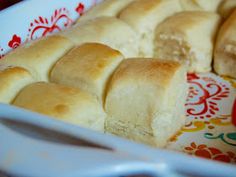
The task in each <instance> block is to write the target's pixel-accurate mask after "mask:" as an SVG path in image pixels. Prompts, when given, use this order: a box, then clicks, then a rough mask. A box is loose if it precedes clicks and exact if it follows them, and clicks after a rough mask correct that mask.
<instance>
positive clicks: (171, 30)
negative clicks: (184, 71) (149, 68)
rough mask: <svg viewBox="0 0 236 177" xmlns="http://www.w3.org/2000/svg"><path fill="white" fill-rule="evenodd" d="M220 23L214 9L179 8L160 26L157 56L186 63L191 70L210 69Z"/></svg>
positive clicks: (156, 48) (156, 49) (156, 45)
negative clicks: (192, 9) (209, 10)
mask: <svg viewBox="0 0 236 177" xmlns="http://www.w3.org/2000/svg"><path fill="white" fill-rule="evenodd" d="M219 24H220V16H219V15H218V14H216V13H214V12H205V11H192V12H190V11H188V12H187V11H186V12H180V13H178V14H176V15H174V16H172V17H170V18H168V19H167V20H165V21H164V22H163V23H161V24H160V25H159V26H158V27H157V29H156V31H155V46H154V47H155V49H154V56H155V57H156V58H160V59H173V60H175V61H180V62H183V63H186V64H187V65H188V71H189V72H208V71H211V62H212V56H213V47H214V41H215V36H216V32H217V30H218V26H219Z"/></svg>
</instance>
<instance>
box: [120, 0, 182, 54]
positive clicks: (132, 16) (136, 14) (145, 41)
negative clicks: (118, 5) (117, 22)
mask: <svg viewBox="0 0 236 177" xmlns="http://www.w3.org/2000/svg"><path fill="white" fill-rule="evenodd" d="M180 10H181V7H180V5H179V1H178V0H135V1H134V2H132V3H130V4H129V5H128V6H127V7H126V8H124V9H123V10H122V11H121V13H120V15H119V18H120V19H122V20H123V21H125V22H126V23H128V24H129V25H130V26H131V27H132V28H133V29H134V30H135V31H136V32H138V34H139V44H140V46H139V56H144V57H152V56H153V32H154V29H155V28H156V26H157V25H158V24H159V23H160V22H162V21H163V20H164V19H165V18H167V17H168V16H171V15H173V14H174V13H176V12H179V11H180Z"/></svg>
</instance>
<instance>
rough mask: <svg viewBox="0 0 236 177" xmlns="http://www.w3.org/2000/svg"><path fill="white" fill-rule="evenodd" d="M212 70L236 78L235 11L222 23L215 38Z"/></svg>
mask: <svg viewBox="0 0 236 177" xmlns="http://www.w3.org/2000/svg"><path fill="white" fill-rule="evenodd" d="M214 70H215V71H216V72H217V73H218V74H220V75H226V76H230V77H233V78H236V10H234V11H233V13H232V14H231V15H230V17H229V18H228V19H227V20H226V21H225V22H224V24H223V25H222V27H221V28H220V31H219V33H218V36H217V41H216V47H215V53H214Z"/></svg>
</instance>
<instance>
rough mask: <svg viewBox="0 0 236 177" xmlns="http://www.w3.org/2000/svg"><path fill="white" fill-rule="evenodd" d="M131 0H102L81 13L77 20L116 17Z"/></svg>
mask: <svg viewBox="0 0 236 177" xmlns="http://www.w3.org/2000/svg"><path fill="white" fill-rule="evenodd" d="M132 1H134V0H118V1H117V0H104V1H102V2H101V3H99V4H98V5H96V6H94V7H92V8H91V9H89V10H88V11H87V12H86V13H85V14H83V15H82V16H81V17H80V18H79V19H78V22H81V21H84V20H90V19H93V18H96V17H102V16H109V17H116V16H117V15H118V14H119V13H120V11H121V10H122V9H123V8H124V7H125V6H127V5H128V4H129V3H130V2H132Z"/></svg>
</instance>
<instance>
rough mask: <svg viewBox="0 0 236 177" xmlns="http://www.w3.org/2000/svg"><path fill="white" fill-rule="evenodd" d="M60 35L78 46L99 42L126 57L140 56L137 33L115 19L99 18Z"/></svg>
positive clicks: (77, 25)
mask: <svg viewBox="0 0 236 177" xmlns="http://www.w3.org/2000/svg"><path fill="white" fill-rule="evenodd" d="M60 34H61V35H63V36H65V37H67V38H68V39H70V40H71V41H72V42H74V44H76V45H81V44H83V43H86V42H97V43H102V44H105V45H108V46H110V47H111V48H113V49H116V50H119V51H120V52H121V53H122V54H123V55H124V56H125V57H134V56H137V54H138V38H137V36H136V33H135V32H134V31H133V30H132V28H131V27H130V26H129V25H127V24H126V23H125V22H123V21H122V20H119V19H117V18H115V17H98V18H95V19H92V20H89V21H85V22H81V23H77V24H76V25H75V26H73V27H72V28H70V29H68V30H66V31H64V32H62V33H60Z"/></svg>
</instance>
